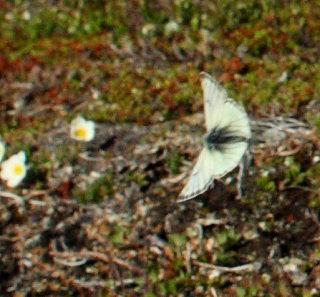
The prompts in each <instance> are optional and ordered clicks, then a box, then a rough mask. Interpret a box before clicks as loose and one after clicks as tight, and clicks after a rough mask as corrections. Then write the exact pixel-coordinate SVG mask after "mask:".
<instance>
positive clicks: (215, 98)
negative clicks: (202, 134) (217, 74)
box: [201, 72, 228, 131]
mask: <svg viewBox="0 0 320 297" xmlns="http://www.w3.org/2000/svg"><path fill="white" fill-rule="evenodd" d="M201 86H202V90H203V99H204V114H205V121H206V128H207V130H208V131H209V130H210V129H212V128H214V127H215V126H216V125H218V124H219V122H220V121H221V117H222V114H221V113H222V111H223V106H224V102H225V100H226V99H227V98H228V95H227V92H226V91H225V90H224V89H223V88H222V87H221V86H220V85H219V83H218V82H217V81H216V80H215V79H214V78H213V77H211V76H210V75H209V74H207V73H205V72H201Z"/></svg>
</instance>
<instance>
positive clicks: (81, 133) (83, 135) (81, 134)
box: [76, 128, 87, 138]
mask: <svg viewBox="0 0 320 297" xmlns="http://www.w3.org/2000/svg"><path fill="white" fill-rule="evenodd" d="M76 135H77V136H78V137H81V138H86V136H87V130H86V129H84V128H80V129H78V130H77V131H76Z"/></svg>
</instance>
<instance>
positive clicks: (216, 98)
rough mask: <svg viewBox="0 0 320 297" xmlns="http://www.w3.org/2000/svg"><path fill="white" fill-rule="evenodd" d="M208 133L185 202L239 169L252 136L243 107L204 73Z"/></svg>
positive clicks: (183, 196) (189, 183) (186, 190)
mask: <svg viewBox="0 0 320 297" xmlns="http://www.w3.org/2000/svg"><path fill="white" fill-rule="evenodd" d="M201 84H202V88H203V92H204V111H205V122H206V128H207V133H206V134H205V136H204V148H203V149H202V151H201V153H200V155H199V158H198V161H197V162H196V164H195V166H194V168H193V170H192V173H191V175H190V178H189V180H188V182H187V184H186V185H185V187H184V188H183V190H182V192H181V194H180V197H181V199H180V200H179V202H181V201H185V200H189V199H192V198H194V197H196V196H198V195H200V194H202V193H204V192H205V191H206V190H207V189H208V188H209V187H210V186H211V185H213V179H214V178H221V177H222V176H224V175H225V174H227V173H228V172H230V171H231V170H232V169H234V168H235V167H236V166H238V164H239V162H240V161H241V158H242V157H243V155H244V153H245V151H246V150H247V148H248V142H249V139H250V137H251V130H250V124H249V118H248V116H247V114H246V112H245V110H244V109H243V107H242V106H241V105H239V104H238V103H237V102H235V101H234V100H233V99H231V98H229V97H228V95H227V92H226V91H225V90H224V89H223V88H222V87H221V86H220V85H219V83H218V82H217V81H216V80H215V79H214V78H212V77H211V76H210V75H209V74H207V73H201Z"/></svg>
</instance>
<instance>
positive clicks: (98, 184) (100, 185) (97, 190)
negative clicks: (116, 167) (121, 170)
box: [72, 172, 114, 204]
mask: <svg viewBox="0 0 320 297" xmlns="http://www.w3.org/2000/svg"><path fill="white" fill-rule="evenodd" d="M113 193H114V175H113V173H111V172H109V173H107V175H105V176H102V177H100V178H98V179H97V180H95V181H94V182H93V183H92V184H89V185H88V186H87V188H86V190H80V189H77V188H75V189H73V191H72V195H73V196H74V197H75V199H77V201H78V202H79V203H83V204H88V203H99V202H101V201H103V200H104V199H105V198H106V197H107V196H111V195H113Z"/></svg>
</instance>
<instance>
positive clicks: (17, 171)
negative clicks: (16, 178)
mask: <svg viewBox="0 0 320 297" xmlns="http://www.w3.org/2000/svg"><path fill="white" fill-rule="evenodd" d="M14 173H15V174H16V175H21V174H22V173H23V166H21V165H16V166H14Z"/></svg>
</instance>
